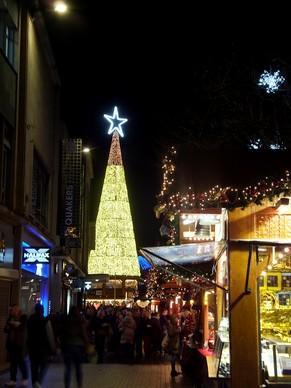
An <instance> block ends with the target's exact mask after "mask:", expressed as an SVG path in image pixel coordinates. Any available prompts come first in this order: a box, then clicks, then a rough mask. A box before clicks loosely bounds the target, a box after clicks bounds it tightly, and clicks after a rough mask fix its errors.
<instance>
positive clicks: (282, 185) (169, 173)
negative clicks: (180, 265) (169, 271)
mask: <svg viewBox="0 0 291 388" xmlns="http://www.w3.org/2000/svg"><path fill="white" fill-rule="evenodd" d="M175 155H176V150H175V148H174V147H171V149H170V150H169V153H168V155H166V156H165V157H164V159H163V161H162V171H163V181H162V187H161V191H160V194H159V195H158V196H157V202H158V204H157V206H156V207H155V213H156V217H157V218H160V217H161V216H163V217H164V219H163V224H162V226H161V228H160V232H161V235H162V236H163V233H164V235H167V237H168V240H167V242H166V244H168V245H173V244H174V243H175V239H176V230H175V229H176V228H175V226H174V219H175V216H176V215H177V214H179V213H180V212H183V211H191V210H194V209H201V210H205V209H207V208H226V209H234V208H237V207H241V208H243V209H244V208H246V207H247V206H248V205H250V204H251V203H254V204H256V205H261V204H262V202H263V200H265V199H268V200H270V201H272V200H273V199H274V197H278V196H279V195H281V194H284V195H287V194H288V193H289V192H290V191H291V184H290V173H289V171H285V174H284V176H283V177H282V178H280V179H277V180H272V179H270V178H269V177H265V178H264V179H262V180H260V181H259V182H258V183H257V184H256V185H253V186H247V187H245V188H243V189H239V188H234V187H230V186H228V187H224V188H223V187H221V186H219V185H217V186H214V187H213V188H211V189H210V190H209V191H205V192H203V193H198V194H197V193H194V192H193V191H192V188H191V187H189V189H188V192H187V193H180V192H177V193H175V192H174V182H175V179H174V173H175V171H176V169H175V165H174V159H175Z"/></svg>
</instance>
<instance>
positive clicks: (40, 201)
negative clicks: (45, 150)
mask: <svg viewBox="0 0 291 388" xmlns="http://www.w3.org/2000/svg"><path fill="white" fill-rule="evenodd" d="M48 190H49V175H48V173H47V171H46V168H45V166H44V164H43V163H42V161H41V160H40V158H39V156H38V155H37V153H36V152H34V155H33V175H32V201H31V202H32V203H31V205H32V214H33V215H34V217H35V218H36V219H37V220H39V221H40V222H41V223H42V224H43V225H47V221H48V220H47V218H48Z"/></svg>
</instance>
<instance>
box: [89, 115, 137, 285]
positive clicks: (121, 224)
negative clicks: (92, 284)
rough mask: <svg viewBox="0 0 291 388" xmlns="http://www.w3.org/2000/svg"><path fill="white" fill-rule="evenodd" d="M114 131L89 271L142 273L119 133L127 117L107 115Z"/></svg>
mask: <svg viewBox="0 0 291 388" xmlns="http://www.w3.org/2000/svg"><path fill="white" fill-rule="evenodd" d="M104 117H105V118H106V119H107V120H108V121H109V122H110V124H111V125H110V128H109V131H108V134H111V133H113V136H112V141H111V147H110V153H109V158H108V164H107V168H106V173H105V179H104V183H103V188H102V194H101V200H100V204H99V210H98V214H97V219H96V229H95V249H94V250H92V251H91V252H90V255H89V261H88V273H89V274H107V275H110V276H117V277H118V276H126V277H132V276H140V269H139V264H138V256H137V250H136V243H135V236H134V230H133V223H132V217H131V211H130V206H129V200H128V193H127V187H126V180H125V173H124V167H123V164H122V156H121V148H120V142H119V134H120V136H123V131H122V127H121V125H122V124H123V123H125V122H126V121H127V119H121V118H119V117H118V110H117V107H115V108H114V112H113V116H108V115H104Z"/></svg>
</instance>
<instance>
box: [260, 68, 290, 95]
mask: <svg viewBox="0 0 291 388" xmlns="http://www.w3.org/2000/svg"><path fill="white" fill-rule="evenodd" d="M284 82H285V78H284V77H283V76H282V75H281V74H280V70H277V71H275V72H273V73H272V72H268V71H267V70H264V71H263V73H262V74H261V76H260V78H259V81H258V85H259V86H262V87H263V88H265V89H266V92H267V93H268V94H270V93H275V92H276V91H277V90H278V89H279V87H280V86H281V85H282V84H283V83H284Z"/></svg>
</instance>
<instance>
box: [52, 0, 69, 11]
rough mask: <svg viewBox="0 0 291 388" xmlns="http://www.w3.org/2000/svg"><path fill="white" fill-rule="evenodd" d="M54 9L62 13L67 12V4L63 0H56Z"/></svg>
mask: <svg viewBox="0 0 291 388" xmlns="http://www.w3.org/2000/svg"><path fill="white" fill-rule="evenodd" d="M54 10H55V12H57V13H60V14H63V13H66V12H67V10H68V6H67V4H66V3H64V2H63V1H57V2H56V3H55V5H54Z"/></svg>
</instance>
